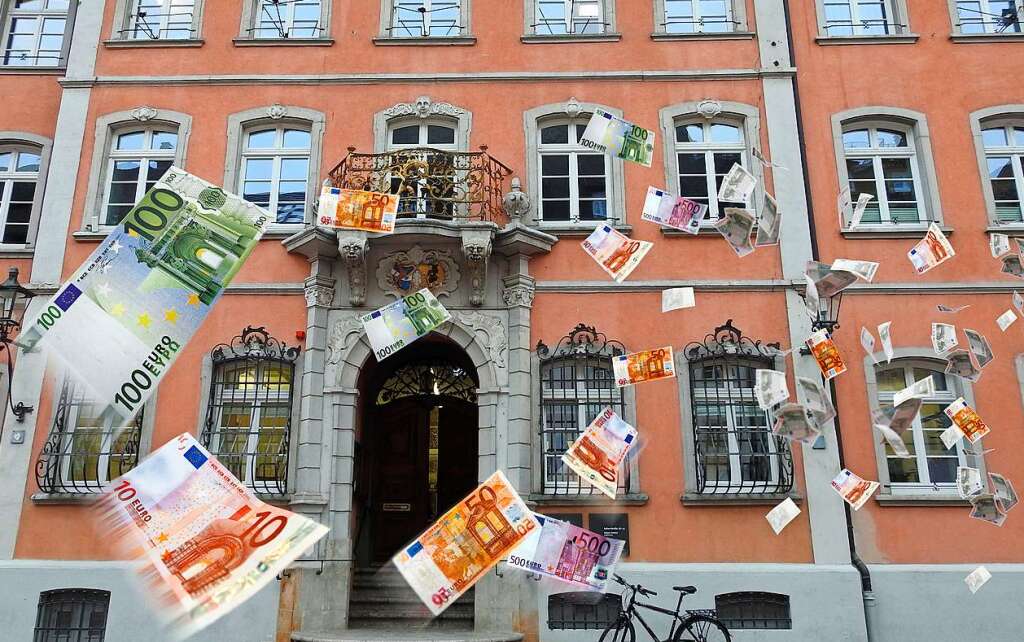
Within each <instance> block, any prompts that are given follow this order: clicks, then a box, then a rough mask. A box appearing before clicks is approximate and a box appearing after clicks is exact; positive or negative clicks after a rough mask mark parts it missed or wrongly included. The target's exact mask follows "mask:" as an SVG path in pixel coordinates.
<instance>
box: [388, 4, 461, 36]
mask: <svg viewBox="0 0 1024 642" xmlns="http://www.w3.org/2000/svg"><path fill="white" fill-rule="evenodd" d="M427 1H428V2H429V1H431V0H427ZM433 1H435V2H436V1H437V0H433ZM395 2H396V0H381V3H380V32H379V35H378V36H377V38H376V40H385V41H388V42H395V43H401V42H410V43H417V44H423V43H430V42H438V43H448V42H452V41H459V40H473V39H474V38H473V27H472V17H473V11H472V0H458V2H459V29H458V32H457V33H453V34H447V35H437V36H432V35H431V36H396V35H394V33H393V32H394V30H395V29H396V28H394V27H393V25H392V21H393V20H394V17H395Z"/></svg>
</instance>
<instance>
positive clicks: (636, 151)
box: [580, 109, 654, 167]
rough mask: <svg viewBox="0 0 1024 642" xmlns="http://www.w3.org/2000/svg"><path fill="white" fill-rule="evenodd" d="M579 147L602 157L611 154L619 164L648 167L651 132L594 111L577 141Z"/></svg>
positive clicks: (605, 113)
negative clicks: (591, 150) (630, 163)
mask: <svg viewBox="0 0 1024 642" xmlns="http://www.w3.org/2000/svg"><path fill="white" fill-rule="evenodd" d="M580 145H583V146H584V147H588V148H590V149H593V150H595V151H599V152H601V153H602V154H607V153H612V154H615V156H616V157H618V158H621V159H623V160H629V161H633V162H634V163H640V164H641V165H643V166H645V167H650V166H651V160H652V159H653V158H654V132H653V131H651V130H650V129H644V128H643V127H640V126H639V125H634V124H633V123H631V122H629V121H628V120H623V119H621V118H619V117H618V116H615V115H614V114H609V113H608V112H606V111H605V110H603V109H595V110H594V115H593V116H591V117H590V122H588V123H587V129H586V130H585V131H584V132H583V136H582V137H581V138H580Z"/></svg>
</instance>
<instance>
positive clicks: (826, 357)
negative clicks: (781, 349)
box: [807, 330, 846, 381]
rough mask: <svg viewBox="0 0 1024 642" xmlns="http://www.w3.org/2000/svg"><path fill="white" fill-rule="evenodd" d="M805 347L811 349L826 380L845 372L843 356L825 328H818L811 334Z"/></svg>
mask: <svg viewBox="0 0 1024 642" xmlns="http://www.w3.org/2000/svg"><path fill="white" fill-rule="evenodd" d="M807 347H808V348H810V349H811V356H812V357H814V360H815V361H817V362H818V368H820V369H821V374H822V375H824V376H825V380H826V381H827V380H829V379H832V378H833V377H838V376H839V375H841V374H843V373H844V372H846V363H844V362H843V356H842V355H841V354H839V348H837V347H836V343H835V341H833V340H832V337H830V336H829V334H828V331H827V330H818V331H817V332H815V333H814V334H812V335H811V337H810V338H809V339H808V340H807Z"/></svg>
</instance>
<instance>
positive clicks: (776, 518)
mask: <svg viewBox="0 0 1024 642" xmlns="http://www.w3.org/2000/svg"><path fill="white" fill-rule="evenodd" d="M799 514H800V508H798V507H797V505H796V502H794V501H793V498H792V497H787V498H786V499H784V500H782V503H780V504H779V505H778V506H776V507H775V508H773V509H771V510H770V511H768V514H767V515H765V519H767V520H768V523H769V524H770V525H771V527H772V530H773V531H775V534H776V535H778V534H779V533H781V532H782V529H783V528H785V527H786V526H788V525H789V523H790V522H791V521H793V520H794V519H796V517H797V515H799Z"/></svg>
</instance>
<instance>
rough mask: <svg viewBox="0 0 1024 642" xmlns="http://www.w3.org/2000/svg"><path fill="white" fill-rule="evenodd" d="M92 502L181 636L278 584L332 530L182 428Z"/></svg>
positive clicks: (163, 613)
mask: <svg viewBox="0 0 1024 642" xmlns="http://www.w3.org/2000/svg"><path fill="white" fill-rule="evenodd" d="M98 508H99V509H100V511H101V514H102V517H103V521H102V522H101V523H102V524H103V526H104V528H106V529H107V530H108V533H109V534H110V535H111V536H112V537H114V538H115V540H116V542H117V543H118V544H119V545H120V546H121V547H122V548H123V549H124V553H125V554H126V555H127V556H129V557H130V558H132V559H138V560H141V561H142V562H143V566H142V569H141V571H142V574H143V577H144V578H145V580H146V586H147V590H155V591H156V595H155V597H156V598H157V599H158V600H159V609H158V612H159V613H160V614H161V615H162V616H167V619H168V620H169V622H170V624H171V627H172V631H173V633H174V634H176V635H179V636H181V637H182V638H184V637H186V636H188V635H191V634H193V633H195V632H196V631H199V630H200V629H202V628H204V627H206V626H208V625H209V624H211V623H212V622H214V621H215V620H217V619H218V618H220V617H221V616H223V615H225V614H226V613H228V612H229V611H231V610H232V609H233V608H235V607H237V606H239V605H240V604H242V603H243V602H245V601H246V600H247V599H248V598H250V597H252V596H253V595H254V594H255V593H257V592H258V591H259V590H260V589H261V588H262V587H263V586H266V585H267V584H269V583H271V582H272V581H274V578H275V577H276V576H277V574H278V573H279V572H280V571H282V570H284V568H285V567H287V566H288V565H289V564H290V563H291V562H292V561H294V560H295V559H296V558H298V557H299V556H300V555H302V554H303V552H304V551H306V550H307V549H308V548H309V547H311V546H313V545H314V544H315V543H316V542H317V541H318V540H319V539H320V538H321V537H323V536H324V535H325V534H326V533H327V530H328V529H327V527H325V526H322V525H320V524H318V523H316V522H314V521H312V520H310V519H307V518H305V517H303V516H301V515H297V514H295V513H291V512H289V511H286V510H284V509H282V508H278V507H276V506H272V505H270V504H265V503H263V502H261V501H260V500H258V499H257V498H256V496H255V495H254V494H253V493H252V491H250V490H249V489H248V488H246V487H245V485H244V484H243V483H242V482H240V481H238V479H236V478H235V477H234V475H232V474H231V471H229V470H228V469H227V468H225V467H224V466H223V465H222V464H221V463H220V462H218V461H217V460H216V459H215V458H214V457H212V456H211V455H210V453H209V452H207V451H206V449H204V448H203V447H202V445H200V444H199V443H198V442H197V441H196V439H195V438H194V437H193V436H192V435H190V434H188V433H186V434H182V435H179V436H178V437H176V438H174V439H172V440H171V441H169V442H168V443H166V444H165V445H164V446H162V447H160V448H159V449H157V450H156V452H154V453H153V454H152V455H150V456H149V457H147V458H146V459H145V460H144V461H143V462H142V463H140V464H139V465H138V466H136V467H135V468H134V469H133V470H131V471H129V472H128V473H125V474H124V475H122V476H121V477H119V478H118V479H116V480H114V481H113V482H112V483H111V485H110V487H109V488H108V490H107V492H106V494H105V495H104V496H103V497H102V499H101V500H100V502H99V503H98Z"/></svg>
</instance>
